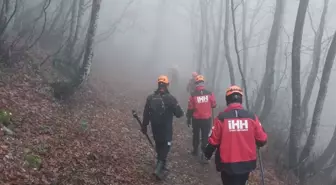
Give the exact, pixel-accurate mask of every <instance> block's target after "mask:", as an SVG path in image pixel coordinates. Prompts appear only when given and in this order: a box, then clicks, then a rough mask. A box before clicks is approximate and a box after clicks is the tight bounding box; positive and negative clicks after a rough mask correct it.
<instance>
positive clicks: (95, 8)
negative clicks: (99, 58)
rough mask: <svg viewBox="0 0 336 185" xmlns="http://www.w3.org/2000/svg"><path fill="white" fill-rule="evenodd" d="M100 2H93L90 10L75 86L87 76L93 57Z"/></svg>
mask: <svg viewBox="0 0 336 185" xmlns="http://www.w3.org/2000/svg"><path fill="white" fill-rule="evenodd" d="M100 4H101V0H93V1H92V8H91V17H90V26H89V29H88V32H87V42H86V48H85V53H84V58H83V65H82V67H81V68H80V70H79V78H78V80H77V82H76V83H75V86H79V85H81V84H82V83H83V82H84V81H85V80H86V79H87V77H88V76H89V73H90V69H91V64H92V57H93V43H94V38H95V35H96V30H97V22H98V17H99V10H100Z"/></svg>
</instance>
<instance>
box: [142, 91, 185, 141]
mask: <svg viewBox="0 0 336 185" xmlns="http://www.w3.org/2000/svg"><path fill="white" fill-rule="evenodd" d="M147 102H148V104H149V107H148V109H149V111H148V112H149V115H148V116H145V115H144V118H146V119H147V117H148V118H149V121H150V122H151V127H152V130H153V132H155V134H154V133H153V137H154V140H157V141H159V140H160V141H161V140H163V141H166V140H172V132H173V131H172V129H173V127H172V123H173V117H174V116H176V117H177V118H180V117H182V116H183V114H184V113H183V110H182V109H181V107H180V106H179V104H178V102H177V100H176V98H175V97H174V96H173V95H171V94H170V93H169V91H168V90H163V91H162V90H160V89H158V90H156V91H155V92H154V93H153V94H151V95H149V96H148V97H147ZM145 122H147V121H146V120H145Z"/></svg>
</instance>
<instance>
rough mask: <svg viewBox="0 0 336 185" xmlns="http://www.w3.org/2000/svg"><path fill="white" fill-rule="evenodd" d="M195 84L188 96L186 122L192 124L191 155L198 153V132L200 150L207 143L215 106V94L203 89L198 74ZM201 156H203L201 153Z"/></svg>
mask: <svg viewBox="0 0 336 185" xmlns="http://www.w3.org/2000/svg"><path fill="white" fill-rule="evenodd" d="M195 85H196V87H195V91H194V92H193V93H192V94H191V96H190V97H189V102H188V111H187V124H188V126H190V125H191V124H192V132H193V140H192V142H193V151H192V152H191V154H192V155H193V156H197V155H198V146H199V141H200V132H201V140H202V142H201V149H202V151H203V150H204V148H205V146H206V144H207V143H208V135H209V132H210V130H211V125H212V123H211V120H212V109H213V108H215V107H216V100H215V96H214V94H213V93H212V92H211V91H208V90H206V89H205V87H204V77H203V76H202V75H198V76H197V77H196V78H195ZM202 154H203V152H202ZM201 157H204V156H203V155H202V156H201ZM204 161H205V160H204Z"/></svg>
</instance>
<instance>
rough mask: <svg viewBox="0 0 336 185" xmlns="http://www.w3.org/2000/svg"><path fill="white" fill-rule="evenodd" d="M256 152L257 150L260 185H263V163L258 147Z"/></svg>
mask: <svg viewBox="0 0 336 185" xmlns="http://www.w3.org/2000/svg"><path fill="white" fill-rule="evenodd" d="M257 150H258V160H259V166H260V176H261V184H262V185H265V178H264V166H263V162H262V158H261V152H260V149H259V147H258V149H257Z"/></svg>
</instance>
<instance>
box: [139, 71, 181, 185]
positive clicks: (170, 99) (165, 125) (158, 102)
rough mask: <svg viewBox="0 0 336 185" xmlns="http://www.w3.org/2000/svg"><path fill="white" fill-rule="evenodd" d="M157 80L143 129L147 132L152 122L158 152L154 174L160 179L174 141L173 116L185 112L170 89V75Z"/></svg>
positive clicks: (145, 114) (148, 100)
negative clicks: (156, 86)
mask: <svg viewBox="0 0 336 185" xmlns="http://www.w3.org/2000/svg"><path fill="white" fill-rule="evenodd" d="M157 82H158V88H157V90H156V91H155V92H154V93H153V94H151V95H149V96H148V97H147V100H146V105H145V108H144V112H143V122H142V123H143V125H142V129H141V130H142V132H143V133H144V134H145V133H147V126H148V125H149V122H150V123H151V128H152V133H153V137H154V141H155V150H156V153H157V163H156V168H155V171H154V175H155V176H156V177H157V178H158V179H162V178H163V170H164V169H166V160H167V155H168V153H169V151H170V147H171V142H172V135H173V125H172V124H173V116H176V117H177V118H180V117H182V116H183V115H184V112H183V110H182V108H181V107H180V105H179V104H178V102H177V100H176V98H175V97H174V96H172V95H171V94H170V93H169V91H168V86H169V81H168V77H167V76H164V75H162V76H160V77H159V78H158V81H157Z"/></svg>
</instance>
